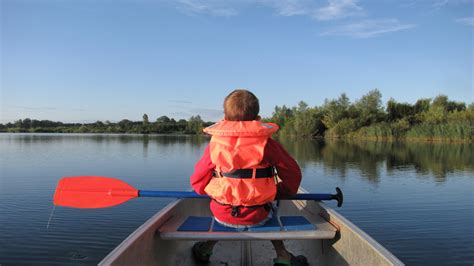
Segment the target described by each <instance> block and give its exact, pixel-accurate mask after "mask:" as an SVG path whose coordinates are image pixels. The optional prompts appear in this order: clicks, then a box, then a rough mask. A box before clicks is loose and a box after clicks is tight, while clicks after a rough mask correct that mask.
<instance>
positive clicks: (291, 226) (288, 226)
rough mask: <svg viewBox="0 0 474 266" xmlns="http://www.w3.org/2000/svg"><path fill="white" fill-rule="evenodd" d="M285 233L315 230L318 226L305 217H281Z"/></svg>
mask: <svg viewBox="0 0 474 266" xmlns="http://www.w3.org/2000/svg"><path fill="white" fill-rule="evenodd" d="M280 221H281V224H282V226H283V230H285V231H301V230H314V229H316V226H315V225H314V224H312V223H310V222H309V221H308V220H307V219H306V218H305V217H303V216H280Z"/></svg>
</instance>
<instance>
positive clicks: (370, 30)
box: [321, 19, 415, 38]
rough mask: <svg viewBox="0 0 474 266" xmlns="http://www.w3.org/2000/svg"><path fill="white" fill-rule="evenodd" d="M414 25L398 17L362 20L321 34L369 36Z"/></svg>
mask: <svg viewBox="0 0 474 266" xmlns="http://www.w3.org/2000/svg"><path fill="white" fill-rule="evenodd" d="M413 27H415V25H414V24H402V23H400V22H399V21H398V19H380V20H363V21H359V22H355V23H351V24H345V25H339V26H335V27H333V28H330V29H328V30H326V31H324V32H323V33H321V35H339V36H349V37H352V38H371V37H376V36H379V35H382V34H385V33H389V32H396V31H401V30H406V29H410V28H413Z"/></svg>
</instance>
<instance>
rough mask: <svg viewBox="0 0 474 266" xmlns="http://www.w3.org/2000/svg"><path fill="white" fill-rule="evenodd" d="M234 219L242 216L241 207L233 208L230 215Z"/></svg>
mask: <svg viewBox="0 0 474 266" xmlns="http://www.w3.org/2000/svg"><path fill="white" fill-rule="evenodd" d="M230 215H232V217H237V216H239V215H240V207H239V206H232V212H231V213H230Z"/></svg>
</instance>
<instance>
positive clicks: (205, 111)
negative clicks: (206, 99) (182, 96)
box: [171, 108, 224, 121]
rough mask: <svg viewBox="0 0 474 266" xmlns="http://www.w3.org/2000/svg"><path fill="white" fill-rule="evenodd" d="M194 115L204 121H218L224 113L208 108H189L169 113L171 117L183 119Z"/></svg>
mask: <svg viewBox="0 0 474 266" xmlns="http://www.w3.org/2000/svg"><path fill="white" fill-rule="evenodd" d="M196 115H199V116H200V117H201V118H202V119H203V120H204V121H218V120H220V119H222V118H223V117H224V111H223V110H217V109H209V108H190V109H188V110H181V111H178V112H172V113H171V116H176V117H182V118H185V119H188V118H189V117H191V116H196Z"/></svg>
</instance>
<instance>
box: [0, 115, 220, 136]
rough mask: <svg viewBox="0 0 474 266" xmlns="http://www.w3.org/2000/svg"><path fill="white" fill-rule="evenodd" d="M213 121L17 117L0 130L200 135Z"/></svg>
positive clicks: (198, 119)
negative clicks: (69, 120) (81, 120)
mask: <svg viewBox="0 0 474 266" xmlns="http://www.w3.org/2000/svg"><path fill="white" fill-rule="evenodd" d="M212 123H213V122H204V121H203V120H202V119H201V117H200V116H199V115H196V116H191V117H190V118H189V119H188V120H185V119H179V120H177V121H176V120H175V119H173V118H169V117H168V116H161V117H159V118H157V119H156V121H154V122H153V121H150V120H149V117H148V115H147V114H144V115H143V119H142V121H131V120H128V119H122V120H121V121H119V122H116V123H114V122H110V121H105V122H102V121H97V122H94V123H63V122H54V121H50V120H36V119H29V118H26V119H20V120H17V121H15V122H13V123H7V124H0V132H30V133H39V132H42V133H128V134H201V132H202V129H203V128H204V127H206V126H209V125H211V124H212Z"/></svg>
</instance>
